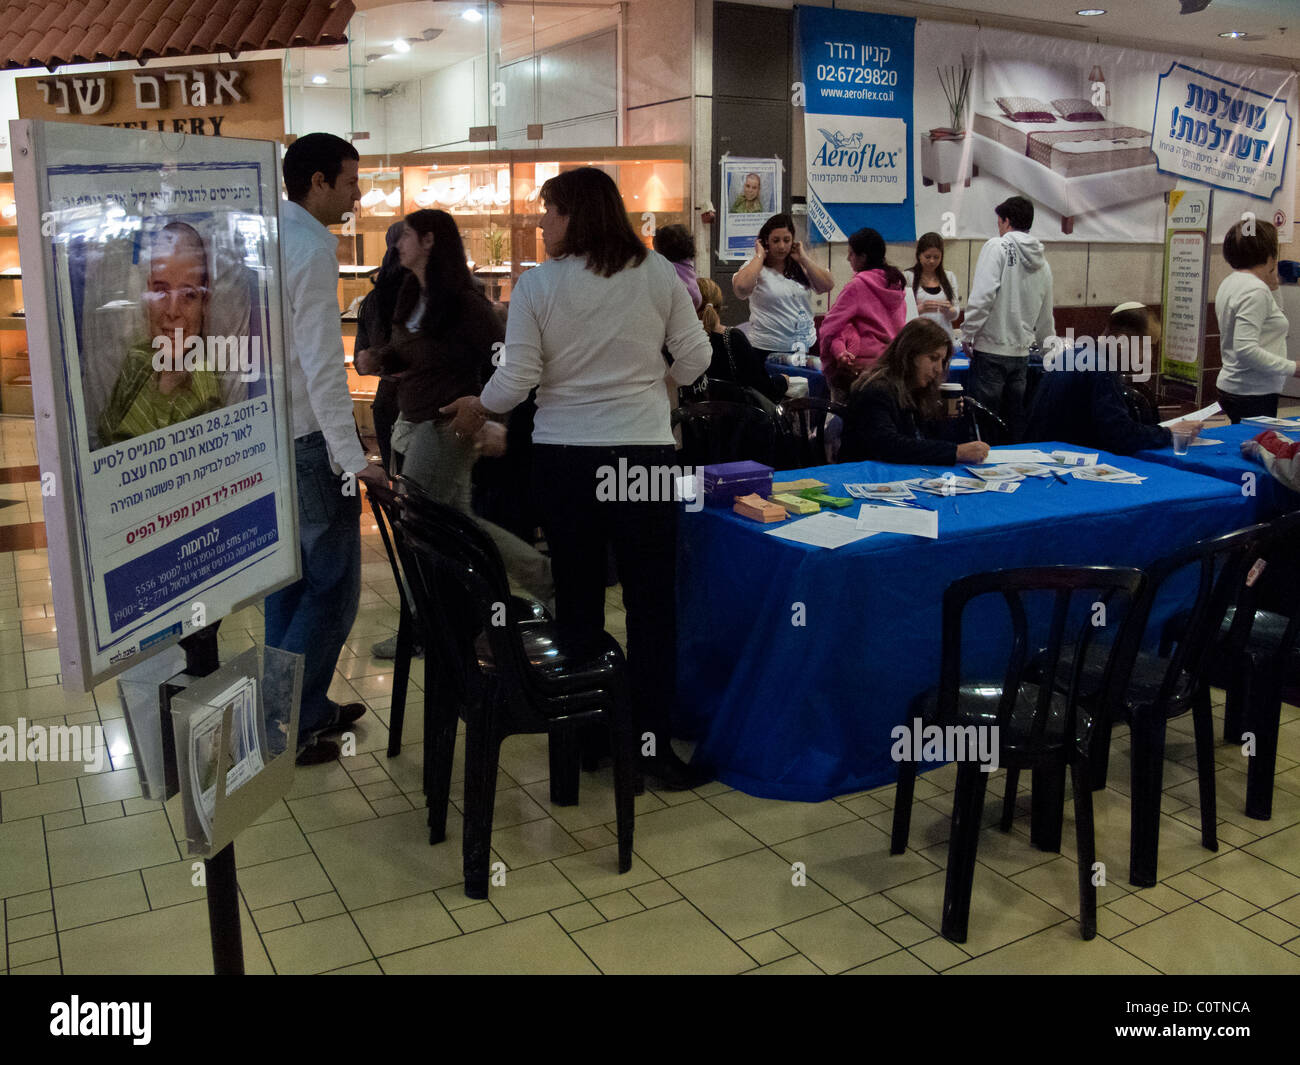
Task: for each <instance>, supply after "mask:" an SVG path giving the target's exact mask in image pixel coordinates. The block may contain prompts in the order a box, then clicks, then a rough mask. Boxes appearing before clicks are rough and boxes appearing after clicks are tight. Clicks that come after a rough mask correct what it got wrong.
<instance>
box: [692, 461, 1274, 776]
mask: <svg viewBox="0 0 1300 1065" xmlns="http://www.w3.org/2000/svg"><path fill="white" fill-rule="evenodd" d="M1038 446H1042V447H1043V448H1045V449H1050V448H1051V447H1052V446H1053V445H1049V444H1044V445H1038ZM1056 446H1064V445H1056ZM1102 461H1112V462H1114V463H1115V464H1116V465H1118V466H1120V467H1121V468H1124V469H1129V470H1132V471H1133V472H1135V473H1139V474H1142V475H1144V476H1147V477H1148V478H1149V479H1148V480H1147V481H1146V482H1144V483H1143V484H1141V485H1122V484H1091V483H1084V482H1082V481H1075V480H1073V479H1067V483H1065V484H1060V483H1058V482H1056V481H1055V480H1054V479H1052V478H1046V479H1042V478H1031V479H1028V480H1026V481H1025V482H1023V483H1022V484H1021V487H1020V489H1019V490H1018V491H1016V492H1015V493H1012V494H1001V493H995V492H986V493H983V494H980V495H974V496H960V497H953V498H941V497H926V498H925V501H926V502H927V503H929V504H930V505H933V506H934V507H935V508H936V509H937V510H938V513H939V535H940V539H938V540H933V541H932V540H921V539H918V538H916V537H911V536H903V535H898V534H883V533H882V534H879V535H877V536H873V537H870V538H869V539H866V540H861V541H858V542H857V543H854V544H850V545H848V546H846V547H842V548H839V549H837V550H833V551H831V550H826V549H823V548H813V547H806V546H804V545H801V544H795V543H791V542H789V541H786V540H781V539H778V538H776V537H772V536H768V535H765V531H764V527H763V526H760V525H757V524H755V523H754V522H751V521H747V520H745V519H743V518H741V517H739V516H738V515H735V514H733V513H732V512H731V511H730V510H724V509H717V508H712V507H706V508H705V509H704V510H703V511H701V512H699V513H696V514H684V515H683V516H682V521H681V531H680V544H681V550H680V552H679V555H680V562H679V566H678V581H679V587H678V606H679V622H678V647H679V651H678V680H679V686H678V708H679V712H680V721H679V731H681V733H682V734H683V735H694V737H695V738H697V739H698V741H699V744H698V747H697V749H696V754H695V757H696V759H697V760H699V761H701V762H702V763H703V764H706V765H708V766H710V767H711V768H712V769H713V770H714V771H715V772H716V773H717V775H718V777H719V779H721V780H722V781H724V782H725V783H727V784H730V785H731V786H733V787H735V788H738V789H740V790H742V791H745V792H747V793H749V794H751V795H757V796H761V797H765V798H774V799H794V800H804V801H810V802H814V801H820V800H823V799H827V798H830V797H831V796H834V795H842V794H846V793H850V792H854V791H860V790H862V789H865V788H870V787H875V786H877V785H880V784H883V783H887V782H888V781H890V780H893V779H894V778H895V776H896V772H897V768H896V766H895V764H894V763H893V762H892V761H891V760H890V757H889V748H890V738H889V733H890V730H891V729H892V728H893V727H894V726H895V725H898V724H901V723H903V722H904V721H905V720H907V717H908V710H909V706H910V703H911V700H912V699H913V698H914V697H915V696H916V695H917V694H918V693H920V692H922V691H924V690H925V689H927V688H930V687H933V686H934V685H935V684H936V683H937V678H938V668H939V649H940V604H941V602H942V597H943V593H944V590H945V589H946V588H947V587H948V585H949V584H951V583H952V582H953V581H954V580H956V579H957V578H959V577H963V576H966V575H968V574H972V573H980V572H984V571H987V570H992V569H1002V568H1007V567H1014V566H1026V565H1044V564H1059V563H1070V564H1084V565H1098V564H1110V565H1130V566H1147V565H1149V564H1150V563H1151V562H1153V561H1154V560H1155V559H1157V558H1159V557H1161V556H1163V555H1166V554H1168V553H1169V552H1170V551H1172V550H1174V549H1176V548H1178V547H1181V546H1183V545H1185V544H1189V543H1192V542H1194V541H1196V540H1199V539H1201V538H1202V537H1205V536H1212V535H1217V534H1220V533H1223V532H1227V531H1229V530H1231V529H1235V528H1239V527H1241V526H1244V525H1248V524H1250V523H1251V522H1252V521H1253V520H1254V516H1255V500H1254V499H1251V498H1248V497H1245V496H1243V495H1242V493H1241V491H1240V489H1239V488H1238V487H1236V486H1234V485H1232V484H1230V483H1227V482H1225V481H1223V480H1221V479H1218V478H1210V477H1202V476H1198V475H1196V474H1191V473H1186V472H1184V471H1181V470H1174V469H1170V468H1168V467H1166V466H1160V465H1155V464H1151V463H1144V462H1139V461H1136V460H1134V459H1130V458H1119V457H1114V456H1110V455H1105V454H1103V456H1102ZM920 472H921V471H920V470H919V468H918V467H915V466H891V465H887V464H885V463H877V462H863V463H851V464H845V465H841V466H823V467H817V468H814V469H811V470H800V471H785V472H782V473H781V474H780V475H779V479H780V480H794V479H797V478H799V477H804V476H814V477H817V478H819V479H820V480H823V481H826V482H828V483H829V484H830V491H831V492H832V493H836V494H840V495H843V494H845V493H844V492H843V490H842V486H843V484H844V482H846V481H848V482H861V481H890V480H899V479H902V478H906V477H915V476H919V475H920ZM935 472H936V473H937V472H939V470H937V469H936V470H935ZM857 509H858V508H857V506H856V504H855V506H854V507H853V508H851V509H850V510H849V511H848V512H847V513H849V514H851V515H852V516H854V517H856V515H857ZM796 520H797V519H796ZM768 528H771V527H770V526H769V527H768ZM1170 609H1172V606H1171V607H1170ZM800 621H802V624H799V623H798V622H800ZM980 637H981V634H980V633H978V632H976V633H974V634H973V642H974V643H975V644H976V645H978V642H979V639H980ZM991 639H992V637H990V640H991ZM979 651H980V648H979V647H978V646H976V647H975V653H979ZM987 653H988V656H989V657H990V659H995V660H996V659H997V656H998V654H999V651H998V649H997V648H996V647H993V646H989V647H988V648H987ZM1000 653H1001V654H1002V657H1001V660H1000V663H999V666H998V668H999V669H1000V668H1001V666H1003V665H1005V651H1004V650H1003V651H1001V652H1000Z"/></svg>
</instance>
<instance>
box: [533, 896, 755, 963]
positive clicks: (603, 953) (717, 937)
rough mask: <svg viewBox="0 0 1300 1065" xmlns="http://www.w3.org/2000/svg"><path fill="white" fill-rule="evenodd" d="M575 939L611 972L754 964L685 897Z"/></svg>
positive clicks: (575, 935)
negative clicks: (685, 899)
mask: <svg viewBox="0 0 1300 1065" xmlns="http://www.w3.org/2000/svg"><path fill="white" fill-rule="evenodd" d="M510 927H513V926H510ZM573 939H574V941H575V942H576V943H577V944H578V945H579V946H580V947H581V948H582V949H583V951H584V952H586V954H587V955H588V956H589V957H590V958H591V959H592V960H593V961H594V962H595V963H596V964H597V965H598V966H600V968H601V971H602V972H605V973H611V974H633V973H697V974H703V973H739V972H744V971H745V970H746V969H752V968H753V967H754V962H753V959H751V958H750V957H749V955H748V954H746V953H745V952H744V951H743V950H741V949H740V948H739V947H737V946H736V945H735V944H734V943H733V942H732V941H731V940H730V939H728V938H727V937H726V936H725V935H723V934H722V933H721V932H719V931H718V930H717V928H715V927H714V926H713V925H712V924H710V923H709V921H708V920H706V919H705V918H704V917H702V916H701V915H700V913H699V912H698V911H697V910H696V909H695V908H694V907H692V906H691V904H690V903H689V902H685V901H682V902H674V903H670V904H669V905H667V906H658V907H656V908H655V909H653V910H646V911H644V912H643V913H637V914H633V915H632V916H630V917H624V918H621V919H620V920H617V921H610V922H608V923H606V924H601V925H596V926H594V927H592V928H585V929H583V930H582V931H580V932H575V933H573Z"/></svg>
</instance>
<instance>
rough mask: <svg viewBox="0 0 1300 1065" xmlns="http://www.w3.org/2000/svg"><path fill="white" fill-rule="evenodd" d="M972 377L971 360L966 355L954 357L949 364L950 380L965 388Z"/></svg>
mask: <svg viewBox="0 0 1300 1065" xmlns="http://www.w3.org/2000/svg"><path fill="white" fill-rule="evenodd" d="M969 377H970V359H968V358H967V357H966V356H965V355H954V356H953V357H952V359H951V360H950V361H949V363H948V378H947V379H948V380H949V381H955V382H956V383H957V384H959V385H962V386H963V387H964V386H965V384H966V381H967V380H968V379H969Z"/></svg>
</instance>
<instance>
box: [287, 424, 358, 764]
mask: <svg viewBox="0 0 1300 1065" xmlns="http://www.w3.org/2000/svg"><path fill="white" fill-rule="evenodd" d="M294 458H295V464H296V466H297V470H298V544H299V547H300V549H301V551H302V579H301V580H299V581H298V582H297V583H296V584H291V585H290V586H289V587H288V588H284V589H282V590H281V591H278V592H276V593H275V594H274V595H269V596H267V597H266V604H265V611H266V644H267V646H268V647H279V648H282V649H283V650H285V651H293V652H295V653H297V654H300V655H302V656H303V657H304V658H305V660H306V661H305V662H304V665H303V678H302V709H301V711H300V712H299V715H298V735H299V737H300V742H301V739H302V738H305V737H306V736H307V734H308V733H309V732H311V731H313V730H314V729H317V728H320V727H321V726H323V725H325V724H326V723H327V721H328V720H329V718H330V716H331V715H332V714H333V711H334V704H333V703H332V702H330V700H329V697H328V696H327V694H326V693H327V692H328V691H329V686H330V681H331V680H332V679H333V677H334V667H335V665H336V664H337V663H338V658H339V652H340V651H341V650H342V649H343V644H344V642H345V641H346V640H347V638H348V633H349V632H350V631H351V630H352V623H353V622H354V621H356V618H357V604H358V602H359V601H360V599H361V496H360V494H359V493H360V490H361V489H360V486H359V485H357V484H356V483H355V481H354V482H352V485H351V489H352V495H344V494H343V489H344V481H343V478H342V477H341V476H339V475H337V474H335V473H334V471H333V469H332V468H331V466H330V459H329V450H328V449H327V448H326V446H325V437H324V436H322V435H321V434H320V433H311V434H310V435H308V436H304V437H302V438H300V439H298V440H295V441H294Z"/></svg>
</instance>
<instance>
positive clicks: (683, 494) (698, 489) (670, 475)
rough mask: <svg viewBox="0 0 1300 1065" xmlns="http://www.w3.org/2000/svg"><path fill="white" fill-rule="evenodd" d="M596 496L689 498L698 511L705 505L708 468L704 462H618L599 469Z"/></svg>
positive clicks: (613, 498) (608, 498) (647, 499)
mask: <svg viewBox="0 0 1300 1065" xmlns="http://www.w3.org/2000/svg"><path fill="white" fill-rule="evenodd" d="M596 500H597V502H600V503H614V502H619V503H668V502H685V503H686V509H687V510H688V511H691V512H695V511H698V510H701V509H703V507H704V468H703V467H701V466H636V465H633V466H629V465H628V462H627V459H619V460H618V466H601V467H600V468H599V469H597V470H596Z"/></svg>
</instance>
